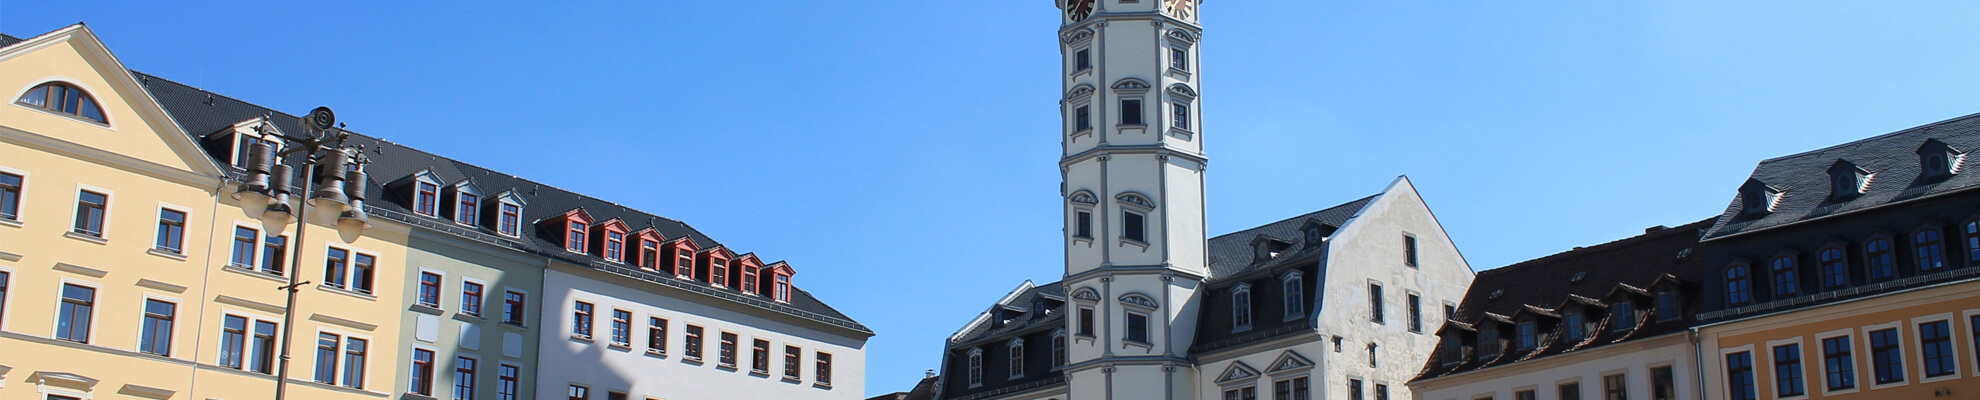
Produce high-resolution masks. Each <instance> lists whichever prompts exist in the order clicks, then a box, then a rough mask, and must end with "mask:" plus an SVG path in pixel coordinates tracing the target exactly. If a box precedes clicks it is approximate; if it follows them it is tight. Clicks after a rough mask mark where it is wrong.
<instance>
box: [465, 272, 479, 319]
mask: <svg viewBox="0 0 1980 400" xmlns="http://www.w3.org/2000/svg"><path fill="white" fill-rule="evenodd" d="M461 313H462V314H467V315H473V316H481V284H479V283H474V282H468V281H461Z"/></svg>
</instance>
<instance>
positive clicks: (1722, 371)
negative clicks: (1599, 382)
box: [1582, 343, 1806, 399]
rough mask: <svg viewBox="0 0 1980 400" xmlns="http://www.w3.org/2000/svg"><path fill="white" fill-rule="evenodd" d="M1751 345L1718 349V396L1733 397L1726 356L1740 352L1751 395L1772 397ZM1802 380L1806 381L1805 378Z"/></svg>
mask: <svg viewBox="0 0 1980 400" xmlns="http://www.w3.org/2000/svg"><path fill="white" fill-rule="evenodd" d="M1753 347H1754V346H1753V344H1752V343H1747V344H1745V345H1741V346H1738V347H1728V348H1722V349H1719V358H1717V362H1715V363H1714V364H1718V366H1719V368H1718V371H1714V373H1717V374H1719V379H1721V381H1720V382H1721V384H1720V385H1718V386H1719V396H1720V397H1719V398H1722V399H1730V398H1733V397H1732V366H1731V365H1726V356H1730V355H1733V354H1737V353H1742V352H1743V353H1746V354H1747V357H1748V359H1749V360H1751V363H1752V365H1751V366H1750V367H1751V368H1752V369H1750V370H1748V371H1749V373H1751V374H1753V396H1754V397H1753V398H1756V399H1761V398H1767V397H1773V396H1770V395H1769V393H1767V392H1762V391H1761V388H1764V387H1771V385H1761V383H1760V368H1761V366H1762V365H1763V364H1761V363H1760V357H1759V355H1758V354H1754V350H1753ZM1769 375H1772V374H1769ZM1803 380H1804V381H1806V379H1803ZM1582 394H1588V390H1586V389H1583V390H1582Z"/></svg>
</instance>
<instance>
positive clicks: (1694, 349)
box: [1685, 327, 1705, 400]
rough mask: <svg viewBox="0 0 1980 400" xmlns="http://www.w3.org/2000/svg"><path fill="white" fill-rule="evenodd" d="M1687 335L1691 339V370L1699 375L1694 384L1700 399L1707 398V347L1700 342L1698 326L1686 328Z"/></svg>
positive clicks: (1693, 373)
mask: <svg viewBox="0 0 1980 400" xmlns="http://www.w3.org/2000/svg"><path fill="white" fill-rule="evenodd" d="M1685 330H1686V331H1687V333H1686V334H1685V336H1688V337H1690V339H1691V372H1692V375H1696V376H1697V377H1698V380H1697V381H1694V382H1692V384H1691V385H1692V386H1695V387H1697V388H1698V399H1699V400H1704V399H1705V348H1704V347H1702V346H1700V345H1699V343H1698V328H1696V327H1692V328H1686V329H1685Z"/></svg>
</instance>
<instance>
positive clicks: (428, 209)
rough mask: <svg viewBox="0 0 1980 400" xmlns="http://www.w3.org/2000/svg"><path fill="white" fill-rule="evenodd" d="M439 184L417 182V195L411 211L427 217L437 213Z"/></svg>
mask: <svg viewBox="0 0 1980 400" xmlns="http://www.w3.org/2000/svg"><path fill="white" fill-rule="evenodd" d="M439 199H440V186H439V185H434V184H432V183H429V182H420V183H419V194H418V197H417V198H415V199H414V201H413V212H416V213H419V215H425V216H428V217H431V216H434V215H438V213H439V203H440V202H439Z"/></svg>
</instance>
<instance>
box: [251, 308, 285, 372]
mask: <svg viewBox="0 0 1980 400" xmlns="http://www.w3.org/2000/svg"><path fill="white" fill-rule="evenodd" d="M277 326H278V325H276V324H275V323H274V322H269V321H260V320H257V321H254V337H252V338H250V339H249V340H251V341H252V343H253V345H254V358H251V359H248V369H250V370H253V371H254V372H260V373H264V374H271V373H274V371H275V332H276V327H277Z"/></svg>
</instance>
